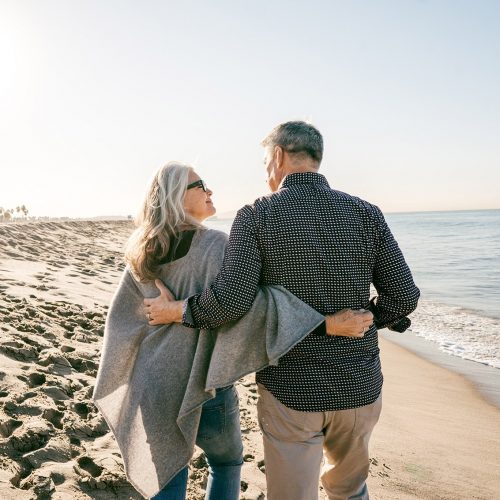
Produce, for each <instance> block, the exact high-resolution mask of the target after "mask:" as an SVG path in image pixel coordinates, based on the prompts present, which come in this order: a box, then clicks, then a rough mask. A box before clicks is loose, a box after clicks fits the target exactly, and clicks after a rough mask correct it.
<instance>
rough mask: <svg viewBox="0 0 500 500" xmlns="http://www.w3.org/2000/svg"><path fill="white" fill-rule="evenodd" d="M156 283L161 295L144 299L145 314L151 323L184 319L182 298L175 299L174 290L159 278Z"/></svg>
mask: <svg viewBox="0 0 500 500" xmlns="http://www.w3.org/2000/svg"><path fill="white" fill-rule="evenodd" d="M155 285H156V287H157V288H158V290H160V295H159V296H158V297H155V298H154V299H144V314H145V315H146V317H147V318H148V323H149V324H150V325H167V324H169V323H180V322H181V321H182V300H175V297H174V296H173V295H172V292H171V291H170V290H169V289H168V288H167V287H166V286H165V285H164V284H163V282H162V281H161V280H159V279H156V280H155Z"/></svg>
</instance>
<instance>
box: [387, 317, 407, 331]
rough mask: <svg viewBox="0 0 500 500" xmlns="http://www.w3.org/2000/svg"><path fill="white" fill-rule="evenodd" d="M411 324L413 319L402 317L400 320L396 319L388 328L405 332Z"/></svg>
mask: <svg viewBox="0 0 500 500" xmlns="http://www.w3.org/2000/svg"><path fill="white" fill-rule="evenodd" d="M410 325H411V320H410V318H401V319H400V320H398V321H396V322H395V323H393V324H392V325H389V326H388V328H389V330H392V331H393V332H399V333H403V332H404V331H406V330H407V329H408V327H409V326H410Z"/></svg>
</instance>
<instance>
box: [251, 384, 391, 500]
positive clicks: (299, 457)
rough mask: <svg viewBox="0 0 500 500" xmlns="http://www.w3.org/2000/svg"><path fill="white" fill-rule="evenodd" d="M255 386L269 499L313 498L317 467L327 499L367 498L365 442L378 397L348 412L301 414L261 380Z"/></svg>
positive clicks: (377, 412)
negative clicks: (267, 387) (271, 391)
mask: <svg viewBox="0 0 500 500" xmlns="http://www.w3.org/2000/svg"><path fill="white" fill-rule="evenodd" d="M258 390H259V401H258V403H257V411H258V418H259V425H260V428H261V430H262V434H263V439H264V458H265V463H266V480H267V498H268V499H269V500H314V499H317V498H318V479H319V476H320V471H321V483H322V484H323V487H324V489H325V492H326V495H327V497H328V499H329V500H347V499H351V500H354V499H356V500H358V499H359V500H367V499H368V490H367V487H366V484H365V481H366V478H367V476H368V468H369V465H370V463H369V458H368V441H369V439H370V435H371V433H372V430H373V428H374V427H375V424H376V423H377V421H378V419H379V416H380V411H381V409H382V396H380V397H379V398H378V399H377V401H375V402H374V403H372V404H370V405H366V406H362V407H360V408H353V409H351V410H339V411H324V412H303V411H297V410H292V409H291V408H288V407H286V406H285V405H284V404H282V403H280V402H279V401H278V400H277V399H276V398H275V397H274V396H273V395H272V394H271V393H270V392H269V391H268V390H267V389H266V388H265V387H264V386H263V385H261V384H259V385H258ZM323 459H324V460H323ZM322 462H323V466H322Z"/></svg>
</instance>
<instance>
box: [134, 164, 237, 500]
mask: <svg viewBox="0 0 500 500" xmlns="http://www.w3.org/2000/svg"><path fill="white" fill-rule="evenodd" d="M186 184H187V186H186V188H185V190H184V189H183V187H184V185H186ZM211 196H212V191H210V190H209V189H208V188H207V186H206V184H205V183H204V181H202V180H201V179H200V177H199V176H198V175H197V174H196V173H195V171H194V170H193V169H192V168H190V167H188V166H185V165H181V164H176V163H169V164H167V165H166V166H165V167H164V168H162V169H160V171H159V172H158V174H157V176H156V179H155V181H153V184H152V186H151V189H150V192H149V195H148V198H147V199H146V200H145V203H144V206H143V208H142V220H141V219H140V220H139V228H138V229H137V230H136V232H135V233H134V234H133V235H132V237H131V239H130V241H129V243H128V247H127V251H126V253H125V260H126V262H127V263H128V265H129V266H130V268H131V269H132V270H133V272H134V274H135V276H136V277H138V278H139V279H143V280H148V279H149V280H154V279H155V278H156V277H157V276H158V270H159V267H160V266H163V265H165V264H169V263H172V262H174V261H176V260H178V259H182V258H183V257H184V256H185V255H186V254H187V253H188V252H189V248H190V246H191V243H192V240H193V237H194V235H195V233H196V231H200V230H202V225H201V224H202V222H203V221H204V220H205V219H207V218H208V217H211V216H212V215H214V214H215V207H214V205H213V203H212V200H211ZM160 283H161V282H160ZM160 283H158V284H160ZM160 286H161V284H160ZM220 427H223V428H224V431H223V432H222V433H218V429H219V428H220ZM214 435H217V438H216V439H214V438H213V437H214ZM196 444H197V446H199V447H200V448H201V449H202V450H203V451H204V452H205V456H206V458H207V461H208V464H209V471H210V474H209V478H208V483H207V494H206V498H207V499H221V498H227V499H228V500H231V499H237V498H238V496H239V492H240V472H241V466H242V464H243V443H242V441H241V431H240V420H239V408H238V394H237V392H236V389H235V388H234V386H233V385H231V386H228V387H224V388H221V389H217V391H216V395H215V398H213V399H211V400H209V401H207V402H206V403H205V404H204V405H203V407H202V412H201V419H200V424H199V427H198V433H197V437H196ZM187 481H188V467H187V466H185V467H184V468H183V469H182V470H181V471H180V472H179V473H177V475H176V476H175V477H174V478H173V479H172V480H171V481H170V482H169V483H168V484H167V485H166V486H165V487H164V488H163V489H162V490H161V491H160V492H159V493H158V494H157V495H155V496H154V497H153V498H154V499H155V500H170V499H175V500H177V499H184V498H185V495H186V488H187Z"/></svg>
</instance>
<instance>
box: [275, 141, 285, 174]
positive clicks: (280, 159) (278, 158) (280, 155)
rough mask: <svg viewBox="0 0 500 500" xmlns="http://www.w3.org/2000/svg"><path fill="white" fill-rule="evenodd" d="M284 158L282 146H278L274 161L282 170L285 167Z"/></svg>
mask: <svg viewBox="0 0 500 500" xmlns="http://www.w3.org/2000/svg"><path fill="white" fill-rule="evenodd" d="M283 158H284V151H283V148H282V147H281V146H276V148H275V149H274V160H275V163H276V167H277V168H279V169H281V168H282V167H283Z"/></svg>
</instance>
